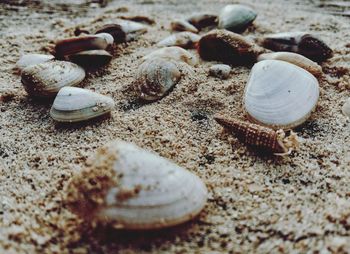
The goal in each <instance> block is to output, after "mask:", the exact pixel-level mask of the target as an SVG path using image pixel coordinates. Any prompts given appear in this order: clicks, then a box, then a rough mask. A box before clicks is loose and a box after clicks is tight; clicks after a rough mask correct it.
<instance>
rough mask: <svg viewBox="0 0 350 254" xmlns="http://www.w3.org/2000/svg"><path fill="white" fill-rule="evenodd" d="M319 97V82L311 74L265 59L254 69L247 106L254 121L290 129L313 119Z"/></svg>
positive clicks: (249, 84)
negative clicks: (311, 117)
mask: <svg viewBox="0 0 350 254" xmlns="http://www.w3.org/2000/svg"><path fill="white" fill-rule="evenodd" d="M318 97H319V85H318V81H317V79H316V78H315V77H314V76H313V75H312V74H311V73H309V72H307V71H305V70H304V69H302V68H300V67H298V66H296V65H294V64H290V63H288V62H284V61H279V60H264V61H261V62H258V63H256V64H255V65H254V66H253V69H252V71H251V74H250V78H249V81H248V83H247V85H246V88H245V94H244V106H245V109H246V111H247V113H248V115H249V117H250V118H251V119H252V120H253V121H255V122H258V123H260V124H262V125H266V126H270V127H272V128H276V129H280V128H281V129H289V128H294V127H296V126H298V125H300V124H302V123H304V122H305V121H306V120H307V119H308V118H309V116H310V115H311V112H312V111H313V110H314V109H315V107H316V105H317V101H318Z"/></svg>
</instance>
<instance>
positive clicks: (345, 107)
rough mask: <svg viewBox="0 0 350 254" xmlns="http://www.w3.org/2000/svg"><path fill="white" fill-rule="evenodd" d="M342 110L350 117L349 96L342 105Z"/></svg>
mask: <svg viewBox="0 0 350 254" xmlns="http://www.w3.org/2000/svg"><path fill="white" fill-rule="evenodd" d="M342 112H343V114H344V115H345V116H347V117H350V98H348V99H347V100H346V101H345V103H344V105H343V107H342Z"/></svg>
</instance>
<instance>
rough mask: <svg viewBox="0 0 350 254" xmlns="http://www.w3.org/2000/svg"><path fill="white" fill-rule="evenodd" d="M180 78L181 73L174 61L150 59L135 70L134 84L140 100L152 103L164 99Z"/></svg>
mask: <svg viewBox="0 0 350 254" xmlns="http://www.w3.org/2000/svg"><path fill="white" fill-rule="evenodd" d="M180 78H181V71H180V69H179V66H178V65H177V63H176V61H174V60H172V59H164V58H150V59H148V60H147V61H145V62H144V63H142V64H141V65H140V66H139V68H138V69H137V72H136V81H135V84H136V86H137V88H138V90H139V92H140V98H141V99H143V100H146V101H154V100H158V99H161V98H162V97H164V96H165V95H166V94H167V93H168V92H169V91H170V90H171V89H172V88H173V87H174V86H175V85H176V84H177V83H178V82H179V80H180Z"/></svg>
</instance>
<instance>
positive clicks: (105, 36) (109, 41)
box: [95, 33, 114, 45]
mask: <svg viewBox="0 0 350 254" xmlns="http://www.w3.org/2000/svg"><path fill="white" fill-rule="evenodd" d="M95 36H96V37H100V38H103V39H105V40H106V41H107V44H108V45H113V42H114V38H113V36H112V35H110V34H109V33H98V34H95Z"/></svg>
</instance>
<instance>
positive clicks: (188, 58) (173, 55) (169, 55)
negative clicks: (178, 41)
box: [142, 46, 198, 66]
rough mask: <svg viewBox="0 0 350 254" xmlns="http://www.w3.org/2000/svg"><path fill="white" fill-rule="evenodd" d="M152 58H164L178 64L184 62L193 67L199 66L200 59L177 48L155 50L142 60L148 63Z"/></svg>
mask: <svg viewBox="0 0 350 254" xmlns="http://www.w3.org/2000/svg"><path fill="white" fill-rule="evenodd" d="M151 58H164V59H169V60H174V61H178V62H184V63H187V64H189V65H192V66H195V65H197V64H198V59H197V58H196V57H195V56H194V55H192V54H191V53H190V52H188V51H187V50H185V49H183V48H180V47H177V46H174V47H165V48H161V49H158V50H155V51H153V52H152V53H150V54H148V55H146V56H144V57H143V58H142V59H143V60H144V61H146V60H148V59H151Z"/></svg>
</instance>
